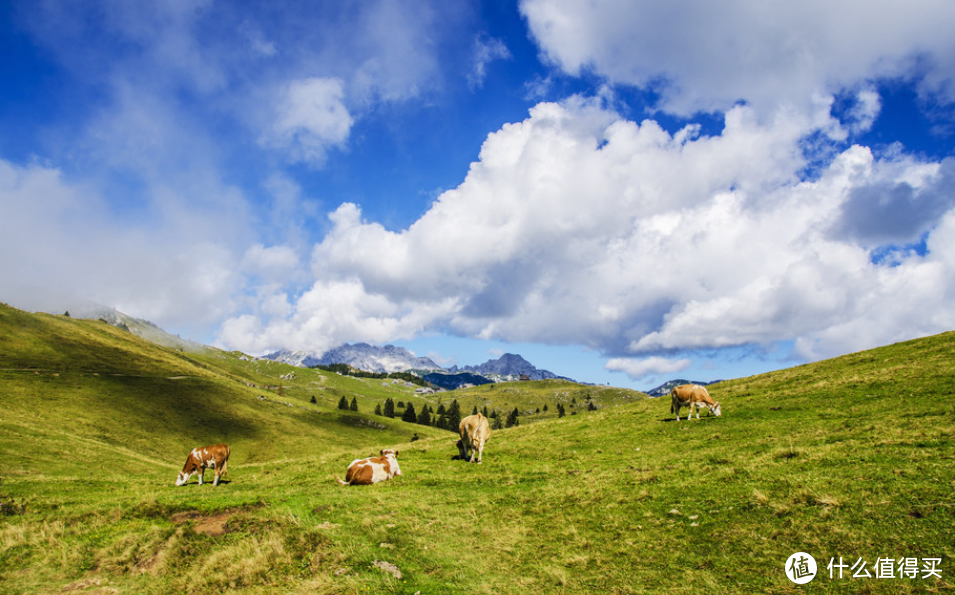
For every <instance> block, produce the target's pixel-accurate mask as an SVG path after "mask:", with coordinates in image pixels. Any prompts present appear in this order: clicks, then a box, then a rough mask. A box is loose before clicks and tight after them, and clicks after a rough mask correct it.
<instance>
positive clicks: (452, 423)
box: [447, 399, 461, 432]
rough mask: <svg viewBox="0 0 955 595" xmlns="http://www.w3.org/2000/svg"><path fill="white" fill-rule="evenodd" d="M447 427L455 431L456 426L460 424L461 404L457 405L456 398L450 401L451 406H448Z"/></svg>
mask: <svg viewBox="0 0 955 595" xmlns="http://www.w3.org/2000/svg"><path fill="white" fill-rule="evenodd" d="M447 417H448V429H449V430H451V431H452V432H455V431H457V429H458V426H460V425H461V406H460V405H458V400H457V399H455V400H453V401H451V406H450V407H448V415H447Z"/></svg>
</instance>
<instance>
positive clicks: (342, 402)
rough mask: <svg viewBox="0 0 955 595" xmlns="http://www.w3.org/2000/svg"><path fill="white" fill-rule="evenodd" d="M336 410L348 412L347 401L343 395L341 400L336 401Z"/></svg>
mask: <svg viewBox="0 0 955 595" xmlns="http://www.w3.org/2000/svg"><path fill="white" fill-rule="evenodd" d="M338 408H339V409H344V410H346V411H347V410H348V399H346V398H345V395H342V398H341V399H338Z"/></svg>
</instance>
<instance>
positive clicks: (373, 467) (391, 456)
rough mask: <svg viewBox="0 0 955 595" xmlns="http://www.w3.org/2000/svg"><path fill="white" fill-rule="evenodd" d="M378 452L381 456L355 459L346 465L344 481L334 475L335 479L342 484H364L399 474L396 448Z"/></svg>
mask: <svg viewBox="0 0 955 595" xmlns="http://www.w3.org/2000/svg"><path fill="white" fill-rule="evenodd" d="M379 454H380V455H381V456H378V457H368V458H367V459H355V460H354V461H352V462H351V464H350V465H348V471H347V472H346V473H345V481H342V480H341V479H338V476H335V479H336V480H337V481H338V483H340V484H342V485H343V486H347V485H363V486H366V485H371V484H373V483H378V482H379V481H385V480H387V479H391V478H392V477H394V476H396V475H401V467H399V466H398V451H397V450H382V451H380V452H379Z"/></svg>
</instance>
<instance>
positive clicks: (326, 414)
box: [0, 310, 955, 595]
mask: <svg viewBox="0 0 955 595" xmlns="http://www.w3.org/2000/svg"><path fill="white" fill-rule="evenodd" d="M0 313H3V311H2V310H0ZM51 318H52V317H51ZM33 322H35V321H33ZM41 322H43V323H44V324H46V323H49V324H53V323H56V324H57V325H59V324H65V325H66V327H64V329H63V330H62V331H60V332H62V333H64V334H66V335H68V336H69V335H70V333H71V331H70V329H71V328H72V325H78V326H79V328H80V329H81V330H82V329H84V328H85V325H87V324H91V325H92V324H94V323H84V322H80V321H64V320H61V319H59V317H57V318H56V319H54V320H43V319H41ZM0 329H6V327H3V326H0ZM94 330H96V329H94ZM4 332H6V331H5V330H4ZM34 332H35V333H38V335H39V336H45V337H46V339H47V340H49V341H53V335H52V334H51V331H50V330H49V329H48V328H46V327H43V326H42V325H40V326H38V327H35V330H34ZM84 332H85V331H84ZM103 332H106V333H112V332H113V331H111V330H109V329H103ZM119 337H120V338H122V335H119ZM123 340H125V339H123ZM20 341H21V343H20V344H21V349H22V346H23V345H26V344H28V343H29V342H32V341H34V339H32V338H30V335H29V334H27V335H23V336H22V337H21V339H20ZM3 343H5V342H0V344H3ZM136 345H139V344H138V343H137V344H136ZM140 348H141V349H142V350H143V354H141V355H138V356H137V357H145V358H147V359H148V358H153V360H152V361H156V360H161V359H162V358H166V357H168V358H170V359H169V360H168V361H170V362H173V363H175V366H179V365H186V364H188V365H194V366H197V367H198V368H202V369H203V370H205V371H206V372H207V373H208V374H209V376H202V374H200V373H199V372H198V371H195V372H193V373H191V374H185V373H183V374H182V375H187V376H194V377H195V378H196V380H194V382H195V383H196V386H193V387H192V388H189V387H188V386H186V388H179V387H183V386H185V385H182V384H178V382H179V381H173V380H169V379H168V378H167V377H166V376H165V374H167V373H169V369H168V368H163V369H162V370H161V372H160V373H157V372H156V370H155V369H153V368H140V369H139V371H140V373H141V375H142V378H141V380H138V381H136V382H131V383H119V384H109V383H104V382H105V381H104V380H103V376H102V375H101V376H100V377H98V378H97V377H95V376H91V375H86V376H82V377H79V376H78V377H77V378H75V379H74V380H73V384H72V388H70V389H69V390H64V385H63V383H64V382H65V381H66V380H69V374H67V373H66V371H65V370H66V368H62V369H63V370H64V371H61V372H59V373H60V376H59V377H53V376H51V374H53V373H56V372H54V370H56V369H57V368H56V367H54V366H46V367H44V370H45V372H43V373H41V374H34V373H33V372H32V371H30V372H29V373H27V372H17V373H13V372H4V373H5V374H8V376H6V377H4V378H3V380H2V382H3V384H2V386H3V394H0V405H2V406H3V407H4V409H5V412H6V411H7V410H11V411H14V412H15V413H16V415H14V416H13V417H12V418H11V419H12V420H13V421H9V420H8V418H7V417H4V418H3V419H2V420H0V425H2V433H0V474H2V477H3V481H2V484H0V502H8V503H9V502H13V503H14V504H16V505H17V506H22V509H20V508H11V509H10V510H11V514H9V515H7V516H2V517H0V591H2V592H4V593H31V594H32V593H60V592H77V593H114V592H115V593H144V594H161V593H237V594H238V593H242V594H258V593H288V594H299V593H301V594H304V593H407V594H409V595H410V594H413V593H416V592H418V591H420V592H421V593H451V594H454V593H530V594H537V593H540V594H544V593H673V594H676V593H698V592H715V593H795V592H797V591H798V592H803V591H805V592H871V593H931V592H938V593H941V592H950V591H951V590H952V589H953V587H955V580H953V576H955V565H953V564H952V561H953V558H955V543H953V541H952V538H951V529H952V522H951V519H952V518H953V517H952V514H953V507H955V498H953V496H952V493H953V489H952V488H953V486H955V473H953V471H952V469H953V458H955V424H953V423H952V419H953V414H955V403H953V401H952V399H951V395H952V392H953V388H955V387H953V383H955V375H953V372H955V335H952V334H945V335H939V336H936V337H930V338H927V339H922V340H918V341H913V342H908V343H904V344H898V345H893V346H887V347H884V348H881V349H877V350H873V351H870V352H864V353H860V354H854V355H850V356H846V357H844V358H838V359H835V360H830V361H827V362H819V363H817V364H812V365H809V366H802V367H799V368H793V369H791V370H784V371H780V372H776V373H773V374H767V375H763V376H757V377H753V378H746V379H740V380H734V381H728V382H724V383H721V384H719V385H715V386H713V387H711V391H710V392H711V394H713V396H714V397H715V398H716V399H717V400H720V401H722V403H723V411H724V414H723V416H722V417H720V418H714V417H707V416H706V415H705V414H704V415H703V417H702V419H700V420H693V421H692V422H687V421H681V422H679V423H678V422H675V421H672V418H673V416H672V415H671V414H670V413H669V405H670V404H669V402H668V400H666V399H641V398H629V397H630V395H628V394H626V393H622V392H621V393H619V398H616V399H615V398H614V397H612V396H610V395H608V394H603V395H600V396H599V397H598V395H597V394H596V393H597V392H598V391H597V390H596V389H597V388H600V389H602V390H601V391H600V392H604V391H609V390H610V389H605V388H604V387H596V388H595V387H581V386H578V385H570V386H557V385H555V384H547V383H541V384H536V383H521V384H516V383H515V384H514V385H498V386H497V387H496V388H494V389H485V388H484V387H478V388H476V389H471V390H469V391H460V392H459V391H455V392H454V393H449V394H446V395H445V396H444V397H443V398H444V399H449V398H451V397H452V396H455V395H457V398H459V399H460V402H461V403H462V409H464V410H467V409H470V406H473V405H472V403H473V404H478V403H479V402H481V401H479V399H481V398H487V399H494V398H501V397H497V396H496V395H501V394H506V395H507V399H508V400H507V401H506V402H507V403H514V402H515V401H512V400H511V399H518V398H522V399H525V402H526V403H527V404H528V405H527V406H530V404H532V403H534V402H536V401H535V400H538V401H539V400H540V399H544V398H566V395H557V393H559V392H562V393H569V394H580V395H583V394H584V392H586V391H591V392H592V399H594V400H596V401H598V402H599V403H600V405H601V408H600V409H598V411H596V412H589V413H587V412H581V413H579V414H578V415H569V414H568V416H567V417H564V418H562V419H555V418H553V417H554V416H553V415H551V416H549V417H545V416H541V418H540V419H539V422H536V423H522V425H521V426H520V427H517V428H511V429H507V430H501V431H496V432H494V434H493V435H492V437H491V440H490V441H489V443H488V445H487V448H486V449H485V457H484V458H485V462H484V464H483V465H480V466H478V465H469V464H466V463H463V462H460V461H453V460H451V456H452V455H453V454H455V453H456V449H455V448H454V446H453V444H452V443H453V441H454V436H453V435H452V434H450V433H447V432H441V431H437V430H430V429H427V428H422V427H421V426H408V425H406V424H403V423H402V422H397V421H392V420H387V423H389V424H394V426H393V427H392V426H388V427H389V429H387V430H374V429H372V428H370V427H368V426H360V425H359V426H353V425H349V424H348V423H347V422H343V421H342V419H341V417H335V416H338V415H339V414H338V413H337V412H336V411H333V410H332V409H331V407H334V405H335V404H337V397H335V396H334V395H335V392H334V391H343V392H347V393H349V394H352V393H354V394H355V395H358V397H357V398H358V401H359V403H360V404H361V407H360V408H361V409H363V410H366V411H367V410H370V408H373V407H374V403H375V402H377V401H378V400H383V399H382V397H383V396H384V395H386V394H388V391H398V390H399V389H398V388H392V387H385V386H382V385H381V383H380V382H377V381H373V382H360V381H357V380H356V379H348V378H343V377H337V376H335V375H329V376H325V375H324V373H319V372H317V371H309V370H296V369H294V368H287V367H281V366H279V365H278V364H271V365H270V364H264V363H263V362H254V361H253V362H249V361H244V360H242V359H240V358H239V357H238V355H237V354H220V353H216V352H211V353H210V354H207V355H205V356H191V355H190V356H188V357H187V356H184V355H181V354H177V353H175V352H162V354H158V353H153V350H154V349H155V348H153V347H150V346H148V345H145V344H144V345H141V346H140V347H137V349H140ZM0 349H2V348H0ZM78 353H82V350H81V351H80V352H78ZM4 357H5V359H4V362H6V354H4ZM18 357H20V358H21V359H24V357H25V356H24V355H23V354H22V353H21V355H19V356H18ZM78 357H79V356H78ZM115 357H117V358H123V357H125V356H124V355H122V350H120V351H119V352H116V354H115ZM190 358H191V359H190ZM27 359H28V358H27ZM24 362H25V363H24V364H21V365H22V366H24V367H25V368H26V369H30V368H29V366H28V365H26V364H30V362H27V361H26V360H24ZM183 362H185V363H183ZM190 362H191V363H190ZM37 363H43V361H42V360H41V361H39V362H33V363H32V364H30V365H34V364H37ZM68 363H69V364H70V365H77V366H78V365H80V363H79V362H72V363H71V362H67V361H65V360H64V364H63V365H64V366H65V365H66V364H68ZM114 363H115V369H116V370H118V371H116V373H122V370H123V369H125V368H124V364H122V361H120V362H114ZM84 365H85V364H84ZM169 365H172V364H169ZM175 366H173V367H175ZM0 367H2V368H5V369H7V368H8V366H7V365H6V363H4V365H2V366H0ZM289 371H294V372H295V374H296V376H295V378H293V379H292V380H290V381H287V386H286V387H285V390H284V392H285V396H284V397H283V398H284V399H285V400H286V401H288V402H290V403H293V404H294V405H296V407H287V406H285V405H278V404H277V401H278V397H277V395H276V393H275V392H274V391H272V392H269V393H268V396H269V399H268V400H265V401H260V400H258V398H257V397H258V395H259V394H260V393H262V392H263V391H262V389H261V388H260V387H261V386H263V385H266V384H271V383H275V382H276V379H277V378H278V377H279V376H282V375H287V374H288V373H289ZM92 372H93V366H92V364H90V367H88V368H87V369H86V373H87V374H92ZM180 372H181V371H180ZM44 374H46V376H45V375H44ZM170 375H172V374H170ZM65 376H66V377H65ZM150 378H151V379H153V380H155V383H153V382H150V381H149V379H150ZM319 378H324V380H319ZM247 382H253V383H256V384H258V385H259V388H257V389H251V388H250V387H247V386H246V383H247ZM215 387H219V390H220V391H221V393H222V394H220V395H219V397H217V398H221V399H223V401H222V402H221V404H222V407H223V410H224V411H225V412H226V413H227V414H228V415H230V416H232V417H233V418H235V419H236V420H245V423H246V424H247V426H248V427H246V428H245V429H244V430H242V431H241V432H239V431H238V430H233V429H232V428H231V427H229V424H228V423H225V424H223V425H222V426H221V427H220V428H218V429H219V430H221V431H224V430H225V429H229V431H233V432H236V434H237V435H236V436H235V438H236V444H239V445H241V449H239V450H237V449H236V448H233V461H232V462H231V463H230V474H229V476H227V480H228V481H227V482H226V483H224V484H223V485H221V486H219V487H218V488H213V487H212V486H211V485H203V486H202V487H199V486H197V485H196V484H195V482H192V483H191V484H190V485H188V486H185V487H182V488H175V487H173V486H172V480H173V478H174V474H175V471H176V470H178V467H179V465H181V461H179V458H182V457H183V456H184V455H185V452H186V451H187V449H185V450H184V448H185V446H188V445H191V444H192V443H191V442H190V443H187V442H186V441H187V440H189V439H195V438H197V437H198V435H202V436H205V435H203V434H202V431H207V430H208V428H205V429H203V428H204V426H203V427H202V428H199V427H197V428H194V429H189V428H186V429H180V428H178V424H179V423H180V422H183V419H182V418H180V417H176V411H178V410H179V408H180V407H182V406H183V405H184V404H185V405H188V404H189V403H191V402H192V401H190V400H188V399H189V395H190V394H194V393H202V392H203V391H209V390H211V389H212V388H215ZM313 389H314V392H315V393H316V397H317V399H318V400H320V404H319V405H318V406H315V407H314V409H316V410H317V411H318V413H315V412H310V410H309V407H312V406H311V405H310V404H309V403H308V401H307V399H308V398H309V397H310V396H311V393H312V391H313ZM320 389H321V390H320ZM483 390H487V391H492V390H493V391H498V392H497V393H495V395H490V394H484V393H483V392H482V391H483ZM170 391H172V392H174V393H175V394H176V395H177V396H176V399H180V400H173V401H170V404H169V407H168V410H167V411H166V414H167V415H169V416H170V417H169V419H168V420H167V421H166V422H163V423H158V422H157V423H156V424H155V425H150V424H149V423H146V422H145V421H143V419H142V416H147V417H152V418H155V417H157V415H158V412H160V411H162V408H159V406H158V405H154V406H151V407H147V406H146V405H143V404H141V401H143V400H149V399H159V397H160V396H161V395H166V394H168V393H169V392H170ZM176 391H180V392H176ZM363 391H364V392H363ZM508 391H511V392H508ZM578 391H580V392H579V393H578ZM213 392H215V391H213ZM12 394H16V395H19V397H11V396H10V395H12ZM395 394H399V393H395ZM400 394H401V395H403V396H406V397H407V398H408V400H412V399H415V398H417V397H414V396H413V395H412V394H411V392H410V390H409V391H408V392H407V393H400ZM94 395H100V396H101V397H102V400H100V401H96V400H95V399H94ZM131 395H132V396H131ZM136 395H139V398H138V399H136V398H134V397H135V396H136ZM273 395H276V396H275V397H274V398H273ZM71 396H72V398H78V399H81V400H82V399H86V401H83V402H77V403H75V404H74V405H73V406H70V404H69V403H68V402H67V401H68V400H69V398H71ZM107 397H108V398H107ZM19 398H23V399H34V402H33V407H28V406H26V405H24V404H22V403H15V402H14V401H15V399H19ZM393 398H394V397H393ZM40 399H56V401H55V402H56V403H57V404H58V405H57V407H56V408H43V409H42V410H41V408H40V407H38V406H37V400H40ZM227 399H232V400H227ZM321 399H324V400H321ZM469 399H474V400H473V401H471V400H469ZM581 400H582V399H581V398H577V401H578V403H580V402H581ZM96 402H98V403H99V408H98V411H102V410H103V409H105V408H106V405H107V404H109V405H110V406H112V404H113V403H116V407H117V408H118V409H119V410H120V411H121V412H124V414H123V415H120V416H116V417H110V416H106V417H107V420H105V421H102V422H97V421H96V420H95V419H91V418H92V417H94V416H92V415H90V413H89V412H88V411H87V412H86V413H85V414H84V411H85V408H86V407H88V406H90V405H91V404H92V403H96ZM137 403H140V405H137ZM415 403H416V408H417V402H415ZM494 403H497V401H494ZM366 404H367V405H370V408H368V407H366V406H365V405H366ZM612 405H617V406H612ZM514 406H523V405H514ZM535 407H536V405H535ZM549 413H554V412H549ZM31 415H34V416H35V418H33V417H30V416H31ZM73 416H80V417H81V418H83V421H82V423H77V424H71V423H70V422H69V419H70V418H71V417H73ZM354 417H357V418H359V419H367V420H381V419H382V418H378V417H375V416H367V417H365V416H364V414H361V413H360V414H358V415H357V416H354ZM43 419H45V420H46V421H47V423H46V424H45V425H44V424H43V423H42V422H41V420H43ZM210 419H212V418H211V417H210ZM116 424H119V425H118V427H116ZM263 425H266V426H273V425H274V426H276V427H277V428H278V429H275V430H269V429H267V428H263V427H261V426H263ZM408 427H410V428H413V429H414V430H415V431H418V432H419V433H420V434H421V435H422V439H421V440H418V441H415V442H408V439H409V434H410V433H409V431H408V429H407V428H408ZM190 432H196V433H198V434H193V433H190ZM170 433H171V435H167V434H170ZM126 435H129V436H131V437H132V438H135V440H134V441H133V442H132V443H128V442H127V443H123V442H122V441H120V440H118V439H117V437H121V436H126ZM208 437H210V438H211V435H209V436H208ZM383 438H387V440H383ZM231 441H232V438H230V443H231ZM383 442H387V444H383ZM156 445H165V446H162V447H159V446H156ZM384 445H387V446H392V447H396V448H398V450H399V451H400V455H399V462H400V463H401V467H402V470H403V472H404V475H403V476H401V477H398V478H396V479H394V480H392V481H389V482H385V483H383V484H379V485H376V486H371V487H342V486H339V485H337V484H336V483H335V482H334V481H333V479H332V478H333V476H334V475H336V474H338V475H341V474H342V473H344V470H345V466H346V465H347V464H348V461H350V460H351V459H352V458H355V457H356V456H366V455H368V454H371V453H372V452H374V451H377V449H378V448H380V447H382V446H384ZM167 449H168V450H171V451H174V452H175V453H176V456H171V455H166V454H165V451H166V450H167ZM259 449H261V451H262V452H264V453H266V454H257V453H259V452H260V450H259ZM296 449H297V450H296ZM45 453H58V454H57V455H56V456H55V455H54V454H45ZM180 455H181V456H180ZM797 551H804V552H808V553H810V554H812V555H813V556H814V557H815V558H816V560H817V562H818V563H819V568H820V570H819V576H817V577H816V578H815V579H814V580H813V581H812V582H811V583H809V584H807V585H801V586H797V585H793V584H792V583H790V582H789V581H788V580H787V579H786V577H785V575H784V572H783V565H784V563H785V561H786V559H787V558H788V557H789V555H790V554H792V553H794V552H797ZM832 557H836V558H838V557H842V558H843V559H845V560H848V563H849V564H852V563H853V562H855V561H856V559H857V558H860V557H861V558H864V559H865V560H866V561H867V562H868V565H869V568H870V569H872V572H873V573H874V568H873V567H874V564H875V561H876V558H877V557H893V558H901V557H918V558H928V557H937V558H941V559H942V561H941V564H940V568H941V575H942V578H941V579H934V578H931V579H924V580H923V579H921V578H919V579H914V580H913V579H876V578H870V579H852V578H848V577H846V578H843V579H842V580H838V579H833V580H830V579H829V578H828V571H827V570H826V569H825V567H826V564H827V563H828V560H829V559H830V558H832ZM387 565H392V566H387ZM383 567H384V568H383ZM388 568H394V569H397V571H399V572H400V573H401V578H400V579H399V578H396V577H395V575H393V574H391V573H390V572H389V571H388Z"/></svg>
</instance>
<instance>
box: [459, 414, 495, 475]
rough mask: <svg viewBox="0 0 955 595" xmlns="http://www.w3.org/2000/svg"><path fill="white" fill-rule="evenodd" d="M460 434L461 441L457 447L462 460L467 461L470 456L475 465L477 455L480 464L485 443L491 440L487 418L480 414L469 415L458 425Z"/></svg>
mask: <svg viewBox="0 0 955 595" xmlns="http://www.w3.org/2000/svg"><path fill="white" fill-rule="evenodd" d="M458 432H460V433H461V439H460V440H458V441H457V443H456V446H457V447H458V452H459V453H460V455H461V456H460V458H462V459H467V458H468V457H469V456H470V462H471V463H473V462H474V456H475V455H477V462H478V464H480V463H481V454H482V453H483V452H484V443H485V442H487V441H488V440H489V439H490V438H491V426H490V424H488V423H487V418H486V417H484V416H483V415H481V414H480V413H476V414H474V415H469V416H467V417H465V418H464V419H462V420H461V423H460V424H458Z"/></svg>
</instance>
